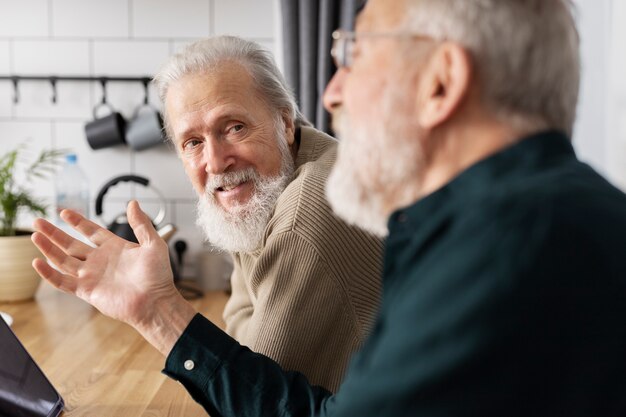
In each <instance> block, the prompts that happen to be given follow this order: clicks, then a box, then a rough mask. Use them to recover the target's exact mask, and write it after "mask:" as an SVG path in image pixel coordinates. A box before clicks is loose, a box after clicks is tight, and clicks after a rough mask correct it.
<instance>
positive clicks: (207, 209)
mask: <svg viewBox="0 0 626 417" xmlns="http://www.w3.org/2000/svg"><path fill="white" fill-rule="evenodd" d="M283 136H284V135H283ZM283 136H280V137H279V138H278V139H277V140H278V141H279V148H280V152H281V157H282V158H281V159H282V166H281V170H280V172H279V174H278V175H277V176H275V177H268V178H262V177H261V176H260V175H259V173H258V172H257V171H256V170H255V169H253V168H248V169H245V170H242V171H236V172H229V173H225V174H222V175H219V176H213V177H212V178H211V179H210V180H209V181H208V182H207V185H206V188H205V193H204V194H203V195H201V196H200V198H199V199H198V204H197V219H196V224H197V225H198V226H199V227H201V228H202V229H203V230H204V234H205V237H206V239H207V240H208V241H209V242H210V243H211V244H212V245H213V246H215V247H217V248H218V249H221V250H225V251H229V252H252V251H254V250H255V249H257V248H258V247H259V246H260V245H261V242H262V240H263V236H264V234H265V228H266V227H267V223H268V222H269V220H270V219H271V217H272V214H273V213H274V207H275V206H276V201H277V200H278V198H279V197H280V195H281V194H282V193H283V191H284V190H285V188H286V187H287V185H288V184H289V182H291V179H292V176H293V172H294V162H293V157H292V156H291V152H290V149H289V146H288V145H287V141H286V140H285V138H284V137H283ZM243 181H251V182H252V183H253V186H254V191H253V193H252V196H251V197H250V199H249V200H248V201H247V202H245V203H243V204H239V205H236V206H234V207H232V208H231V209H229V210H225V209H224V208H223V207H222V206H221V205H219V203H217V201H216V200H215V196H214V195H213V191H214V190H215V188H216V187H219V186H222V185H224V184H238V183H241V182H243Z"/></svg>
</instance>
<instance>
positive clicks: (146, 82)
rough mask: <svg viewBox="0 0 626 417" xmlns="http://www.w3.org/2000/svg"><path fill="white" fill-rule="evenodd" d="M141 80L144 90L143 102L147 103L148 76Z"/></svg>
mask: <svg viewBox="0 0 626 417" xmlns="http://www.w3.org/2000/svg"><path fill="white" fill-rule="evenodd" d="M141 81H142V82H143V90H144V96H143V104H146V105H147V104H148V83H149V82H150V80H149V79H148V78H144V79H142V80H141Z"/></svg>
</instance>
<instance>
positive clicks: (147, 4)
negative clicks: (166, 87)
mask: <svg viewBox="0 0 626 417" xmlns="http://www.w3.org/2000/svg"><path fill="white" fill-rule="evenodd" d="M215 1H216V2H217V3H228V2H229V1H230V0H215ZM260 3H269V2H268V1H265V0H263V1H261V2H260ZM131 5H132V22H133V25H132V29H133V30H132V33H131V36H134V37H135V38H157V39H164V38H201V37H205V36H209V35H210V34H211V32H212V28H211V12H210V10H211V2H210V1H207V0H176V1H172V0H133V1H131ZM230 19H231V20H236V19H237V15H232V16H230Z"/></svg>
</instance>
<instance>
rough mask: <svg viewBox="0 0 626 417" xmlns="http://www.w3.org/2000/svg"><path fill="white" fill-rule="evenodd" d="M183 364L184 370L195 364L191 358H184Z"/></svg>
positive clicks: (189, 369) (191, 367) (190, 368)
mask: <svg viewBox="0 0 626 417" xmlns="http://www.w3.org/2000/svg"><path fill="white" fill-rule="evenodd" d="M183 366H184V367H185V369H186V370H188V371H191V370H192V369H193V368H194V366H196V364H195V363H193V361H192V360H186V361H185V364H184V365H183Z"/></svg>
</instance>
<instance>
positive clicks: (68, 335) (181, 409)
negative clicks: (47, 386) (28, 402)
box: [0, 284, 228, 417]
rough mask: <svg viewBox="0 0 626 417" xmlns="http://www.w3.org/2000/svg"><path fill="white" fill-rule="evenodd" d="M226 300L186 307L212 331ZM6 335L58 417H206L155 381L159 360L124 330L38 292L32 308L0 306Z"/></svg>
mask: <svg viewBox="0 0 626 417" xmlns="http://www.w3.org/2000/svg"><path fill="white" fill-rule="evenodd" d="M227 300H228V295H227V294H226V293H224V292H208V293H206V294H205V295H204V297H203V298H201V299H198V300H195V301H192V304H194V306H195V308H196V309H197V310H198V311H199V312H200V313H202V314H203V315H204V316H206V317H207V318H209V319H210V320H211V321H213V322H214V323H215V324H217V325H218V326H220V327H222V328H223V327H224V323H223V321H222V311H223V309H224V305H225V304H226V301H227ZM0 310H1V311H5V312H7V313H9V314H11V315H12V316H13V319H14V323H13V326H12V327H13V331H14V332H15V333H16V334H17V336H18V337H19V338H20V340H21V341H22V343H23V344H24V345H25V346H26V348H27V349H28V351H29V352H30V354H31V356H32V357H33V358H34V359H35V361H36V362H37V363H38V364H39V366H40V367H41V369H42V370H43V371H44V373H45V374H46V375H47V377H48V379H50V381H51V382H52V384H53V385H54V386H55V387H56V389H57V390H58V391H59V393H60V394H61V396H62V397H63V399H64V400H65V404H66V410H65V412H64V413H63V416H66V417H70V416H71V417H82V416H85V417H87V416H89V417H137V416H155V417H156V416H172V417H175V416H180V417H193V416H206V415H207V414H206V412H205V411H204V410H203V409H202V407H200V406H199V405H198V404H196V403H195V402H194V401H193V399H192V398H191V397H190V396H189V394H188V393H187V391H185V389H184V388H183V387H182V385H180V384H178V383H177V382H175V381H173V380H171V379H169V378H167V377H166V376H165V375H163V374H162V373H161V370H162V369H163V366H164V364H165V358H164V357H163V356H162V355H161V354H160V353H159V352H158V351H157V350H156V349H154V348H153V347H152V346H151V345H149V344H148V343H147V342H146V341H144V340H143V339H142V338H141V336H139V334H138V333H137V332H136V331H135V330H134V329H133V328H131V327H130V326H128V325H126V324H123V323H120V322H118V321H115V320H112V319H110V318H108V317H105V316H103V315H102V314H100V313H99V312H98V311H97V310H96V309H94V308H93V307H91V306H89V305H88V304H86V303H85V302H83V301H81V300H79V299H78V298H76V297H74V296H70V295H67V294H63V293H61V292H59V291H57V290H55V289H53V288H52V287H50V286H49V285H48V284H42V285H41V288H40V289H39V291H38V293H37V296H36V298H35V300H34V301H29V302H22V303H0Z"/></svg>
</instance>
